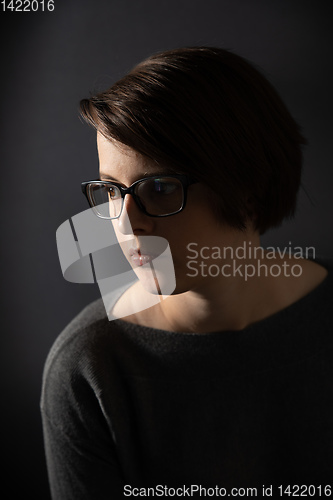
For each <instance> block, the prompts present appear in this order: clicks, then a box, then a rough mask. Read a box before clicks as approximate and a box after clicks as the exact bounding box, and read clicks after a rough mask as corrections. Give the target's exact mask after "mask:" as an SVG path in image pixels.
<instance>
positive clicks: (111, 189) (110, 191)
mask: <svg viewBox="0 0 333 500" xmlns="http://www.w3.org/2000/svg"><path fill="white" fill-rule="evenodd" d="M108 194H109V197H110V198H116V197H117V195H118V192H117V190H116V189H115V188H114V187H112V186H111V187H109V189H108Z"/></svg>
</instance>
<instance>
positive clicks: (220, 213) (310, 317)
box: [42, 47, 333, 500]
mask: <svg viewBox="0 0 333 500" xmlns="http://www.w3.org/2000/svg"><path fill="white" fill-rule="evenodd" d="M81 113H82V116H83V117H84V118H85V119H86V120H87V122H89V123H90V124H92V125H93V126H94V127H95V128H96V131H97V146H98V155H99V162H100V179H99V180H98V181H89V182H84V183H83V191H84V193H85V194H86V196H87V198H88V201H89V203H90V206H91V207H92V209H93V210H94V212H95V213H96V215H97V216H99V217H101V218H104V219H105V220H108V221H109V220H111V223H112V225H113V228H114V231H115V233H116V235H117V238H118V241H119V244H120V246H121V248H122V250H123V252H124V255H125V257H126V258H127V259H128V262H129V263H130V265H131V267H132V268H133V269H134V272H135V273H136V275H137V277H138V280H137V281H136V283H135V284H133V285H131V286H127V287H125V288H123V289H122V290H121V291H119V290H115V291H114V294H113V296H112V297H111V301H110V302H109V303H110V306H109V310H108V311H105V309H104V307H103V303H102V301H101V300H99V301H97V302H95V303H93V304H91V305H90V306H88V307H87V308H86V309H85V310H84V311H83V312H82V313H81V314H80V315H79V316H78V317H77V318H76V319H75V320H74V321H73V322H72V323H71V324H70V325H69V326H68V327H67V328H66V329H65V331H64V332H63V333H62V334H61V335H60V337H59V338H58V339H57V341H56V343H55V345H54V346H53V348H52V350H51V352H50V354H49V357H48V360H47V363H46V367H45V374H44V384H43V394H42V415H43V423H44V432H45V446H46V455H47V463H48V469H49V477H50V483H51V491H52V498H53V499H57V500H58V499H59V500H60V499H61V500H66V499H74V498H75V499H80V500H81V499H98V500H102V499H110V498H123V497H126V496H138V495H139V496H149V495H150V496H152V495H153V494H156V495H159V496H161V494H164V495H165V496H166V495H167V494H168V495H169V496H170V495H178V496H186V495H189V493H191V494H192V496H194V495H195V494H197V495H201V496H204V493H206V495H210V496H212V495H215V496H223V493H224V494H225V496H228V495H231V494H233V495H234V494H235V493H237V492H238V493H239V494H241V493H243V490H240V488H244V489H245V490H246V488H256V494H257V496H261V495H263V487H265V488H266V490H265V491H266V496H267V494H269V490H267V488H272V489H273V490H274V491H273V495H274V493H275V494H276V495H277V496H278V495H279V494H280V491H282V489H283V488H287V487H288V485H290V486H291V487H294V485H299V486H302V485H303V488H305V490H304V491H310V490H309V488H313V487H314V488H319V487H322V488H324V487H325V486H327V485H328V486H329V481H330V480H331V477H332V476H331V474H332V467H333V432H332V421H333V388H332V380H333V379H332V367H333V363H332V361H333V360H332V333H333V319H332V314H331V308H332V292H333V282H332V277H331V271H330V268H331V267H330V263H329V262H322V263H319V262H316V261H313V260H307V259H305V258H302V256H301V255H299V254H298V255H292V254H291V253H289V252H276V253H275V254H272V252H264V251H263V250H262V249H260V235H261V234H263V233H264V232H265V231H266V230H267V229H268V228H271V227H274V226H277V225H279V224H281V222H282V221H283V219H285V218H287V217H290V216H292V215H293V213H294V211H295V206H296V197H297V192H298V189H299V186H300V177H301V168H302V152H301V147H302V145H303V144H305V142H306V141H305V140H304V138H303V137H302V135H301V133H300V131H299V127H298V126H297V124H296V123H295V121H294V120H293V118H292V117H291V115H290V114H289V112H288V110H287V109H286V107H285V105H284V104H283V103H282V101H281V99H280V97H279V96H278V95H277V93H276V91H275V90H274V89H273V88H272V86H271V85H270V83H269V82H268V81H267V80H266V79H265V78H264V77H263V76H262V75H261V73H260V72H259V71H258V70H257V69H256V68H254V67H253V66H252V65H251V64H250V63H248V62H247V61H246V60H244V59H243V58H241V57H239V56H237V55H235V54H233V53H231V52H229V51H226V50H223V49H220V48H210V47H193V48H184V49H177V50H171V51H167V52H163V53H160V54H157V55H154V56H152V57H150V58H148V59H147V60H145V61H143V62H142V63H140V64H139V65H138V66H136V67H135V68H134V69H133V70H132V71H131V72H130V73H129V74H128V75H126V76H125V77H124V78H122V79H121V80H120V81H118V82H117V83H115V84H114V85H113V86H112V87H111V88H110V89H108V90H107V91H105V92H103V93H100V94H98V95H96V96H95V97H92V98H90V99H86V100H83V101H82V102H81ZM156 241H157V242H161V241H162V242H164V246H163V245H162V246H163V249H165V248H166V247H167V248H168V250H169V251H170V254H171V256H172V267H171V271H170V267H168V266H164V267H163V265H162V266H160V267H159V266H158V265H156V267H155V268H154V266H152V264H153V263H154V262H155V261H158V259H159V256H160V254H162V250H160V251H159V252H158V251H157V250H156V248H157V247H158V245H157V246H156V244H155V243H154V242H156ZM162 261H163V258H162ZM163 262H164V261H163ZM169 264H170V262H168V265H169ZM149 297H154V300H153V301H152V302H151V303H149ZM147 300H148V302H147ZM147 304H148V305H147ZM149 304H153V305H151V306H150V307H149ZM110 319H112V321H109V320H110ZM163 488H164V489H163ZM186 488H188V489H186ZM279 488H280V489H279ZM245 490H244V491H245ZM253 491H254V490H253ZM311 491H312V490H311ZM318 491H319V490H318ZM280 496H282V495H280Z"/></svg>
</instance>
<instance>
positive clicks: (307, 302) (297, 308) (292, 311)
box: [112, 258, 333, 338]
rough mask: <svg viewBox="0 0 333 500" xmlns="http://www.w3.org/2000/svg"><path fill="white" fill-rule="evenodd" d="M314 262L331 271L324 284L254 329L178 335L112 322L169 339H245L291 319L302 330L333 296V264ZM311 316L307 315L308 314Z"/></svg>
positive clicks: (117, 293)
mask: <svg viewBox="0 0 333 500" xmlns="http://www.w3.org/2000/svg"><path fill="white" fill-rule="evenodd" d="M315 262H317V263H318V264H320V265H322V266H323V267H325V268H326V269H327V271H328V274H327V276H326V277H325V278H324V280H323V281H322V282H321V283H319V285H318V286H317V287H316V288H314V289H313V290H311V291H310V292H309V293H308V294H306V295H305V296H304V297H301V298H300V299H298V300H297V301H296V302H293V303H292V304H290V305H289V306H287V307H285V308H284V309H281V310H280V311H277V312H276V313H274V314H272V315H270V316H268V317H266V318H263V319H261V320H259V321H256V322H255V323H252V324H251V325H248V326H247V327H245V328H244V329H242V330H216V331H208V332H204V333H197V332H187V331H183V332H175V331H171V330H164V329H160V328H155V327H151V326H146V325H139V324H136V323H131V322H129V321H125V320H124V319H122V318H115V319H112V322H113V323H115V324H117V325H118V326H119V327H121V328H122V329H126V330H128V331H132V332H133V331H135V332H141V333H143V332H144V333H146V334H158V335H161V334H164V335H168V336H174V335H175V336H185V337H188V336H189V337H200V338H201V337H205V338H206V337H215V336H216V335H218V336H227V335H233V336H239V337H242V336H244V335H250V334H252V333H254V332H259V331H265V330H269V329H271V328H273V329H274V328H275V327H276V325H281V324H284V325H285V324H286V322H287V323H288V320H289V319H292V320H293V321H294V320H295V318H297V320H298V324H299V326H300V327H301V325H302V324H306V323H308V321H309V320H308V314H309V312H310V314H312V315H313V316H319V311H320V310H321V308H322V307H323V306H325V301H324V303H323V300H322V299H323V298H324V297H325V296H327V295H326V291H327V290H328V289H330V288H332V294H333V279H332V269H333V263H332V262H331V261H329V260H326V259H319V258H318V259H316V260H315ZM128 288H129V287H128V285H126V286H124V287H122V288H120V289H118V290H117V291H115V295H114V301H113V304H115V303H116V302H117V301H118V300H119V299H120V297H121V296H122V295H123V293H124V292H125V291H126V290H127V289H128ZM305 313H308V314H305Z"/></svg>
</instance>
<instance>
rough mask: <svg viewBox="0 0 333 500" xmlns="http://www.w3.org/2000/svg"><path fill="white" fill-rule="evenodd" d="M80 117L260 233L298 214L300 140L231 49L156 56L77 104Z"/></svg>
mask: <svg viewBox="0 0 333 500" xmlns="http://www.w3.org/2000/svg"><path fill="white" fill-rule="evenodd" d="M81 113H82V115H83V117H84V118H85V119H86V120H87V121H88V122H90V123H92V124H93V125H94V126H95V127H96V128H97V130H98V131H99V132H101V133H102V134H103V135H104V136H105V137H107V138H110V139H113V140H115V141H117V142H120V143H122V144H124V145H126V146H128V147H130V148H131V149H133V150H134V151H136V152H138V153H140V154H141V155H142V156H143V157H146V158H147V159H150V160H152V161H153V162H154V164H156V165H157V166H159V168H160V169H161V168H162V169H163V168H165V169H166V170H167V171H168V172H172V171H173V172H175V173H185V174H188V175H190V176H191V177H193V178H195V179H196V180H198V181H199V182H201V183H203V184H206V185H207V186H208V187H209V188H210V190H211V194H212V196H211V200H212V203H213V204H214V205H215V206H216V207H217V208H218V216H219V217H220V219H221V220H222V221H223V222H224V223H225V224H228V225H230V226H232V227H234V228H237V229H243V228H245V227H246V224H247V221H248V220H249V219H252V220H253V222H254V227H255V229H257V230H258V231H259V232H260V233H263V232H265V231H266V230H267V229H268V228H269V227H272V226H276V225H278V224H280V223H281V222H282V220H283V219H284V218H285V217H289V216H291V215H292V214H293V213H294V210H295V205H296V196H297V192H298V188H299V184H300V176H301V168H302V151H301V146H302V144H305V142H306V141H305V139H304V138H303V137H302V135H301V133H300V131H299V127H298V125H297V123H296V122H295V121H294V120H293V118H292V116H291V115H290V113H289V111H288V110H287V108H286V107H285V105H284V104H283V102H282V101H281V99H280V97H279V96H278V94H277V93H276V91H275V90H274V88H273V87H272V86H271V84H270V83H269V82H268V81H267V80H266V79H265V78H264V77H263V76H262V75H261V73H260V72H259V71H258V70H257V69H255V68H254V67H253V66H252V65H251V64H250V63H248V62H247V61H246V60H245V59H243V58H242V57H240V56H238V55H235V54H233V53H231V52H229V51H227V50H224V49H220V48H210V47H190V48H183V49H176V50H170V51H166V52H162V53H160V54H156V55H153V56H151V57H149V58H148V59H147V60H145V61H143V62H142V63H140V64H138V65H137V66H136V67H135V68H134V69H133V70H132V71H131V72H130V73H129V74H128V75H126V76H125V77H124V78H122V79H121V80H119V81H118V82H116V83H115V84H114V85H113V86H112V87H111V88H110V89H109V90H107V91H105V92H102V93H100V94H98V95H96V96H95V97H92V98H90V99H84V100H83V101H81Z"/></svg>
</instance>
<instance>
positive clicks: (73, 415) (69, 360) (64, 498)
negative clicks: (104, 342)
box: [41, 335, 123, 500]
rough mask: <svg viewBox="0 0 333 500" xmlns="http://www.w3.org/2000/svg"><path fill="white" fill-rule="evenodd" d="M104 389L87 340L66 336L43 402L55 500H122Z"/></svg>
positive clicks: (53, 358)
mask: <svg viewBox="0 0 333 500" xmlns="http://www.w3.org/2000/svg"><path fill="white" fill-rule="evenodd" d="M77 338H78V335H76V339H77ZM101 391H102V388H101V387H100V382H99V381H98V380H96V376H95V374H94V366H93V363H91V362H90V361H89V354H88V355H87V350H86V349H85V348H84V346H82V342H77V341H75V337H74V339H73V338H72V339H71V340H70V341H69V340H68V338H65V340H64V338H61V337H60V339H58V341H57V342H56V344H55V346H54V347H53V349H52V350H51V352H50V354H49V357H48V359H47V362H46V365H45V370H44V377H43V390H42V399H41V411H42V421H43V432H44V443H45V453H46V461H47V468H48V475H49V482H50V489H51V496H52V500H77V499H80V500H88V499H89V500H97V499H98V500H104V499H105V500H106V499H108V500H110V499H111V498H122V492H123V478H122V473H121V469H120V466H119V463H118V459H117V452H116V442H115V436H114V433H113V432H112V427H111V426H110V422H109V421H108V419H107V417H106V416H105V415H104V412H103V406H102V404H101V403H100V393H101Z"/></svg>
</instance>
